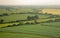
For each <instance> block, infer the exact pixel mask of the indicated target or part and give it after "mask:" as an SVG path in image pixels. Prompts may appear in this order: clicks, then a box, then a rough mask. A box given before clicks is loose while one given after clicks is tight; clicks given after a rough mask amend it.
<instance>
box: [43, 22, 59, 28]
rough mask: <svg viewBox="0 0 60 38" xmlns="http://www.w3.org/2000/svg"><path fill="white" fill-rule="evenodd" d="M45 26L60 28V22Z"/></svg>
mask: <svg viewBox="0 0 60 38" xmlns="http://www.w3.org/2000/svg"><path fill="white" fill-rule="evenodd" d="M43 24H44V26H45V25H47V26H53V27H60V22H50V23H43Z"/></svg>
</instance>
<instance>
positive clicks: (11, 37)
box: [0, 32, 51, 38]
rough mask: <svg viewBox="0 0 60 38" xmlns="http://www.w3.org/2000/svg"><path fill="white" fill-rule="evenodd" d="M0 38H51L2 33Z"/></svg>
mask: <svg viewBox="0 0 60 38" xmlns="http://www.w3.org/2000/svg"><path fill="white" fill-rule="evenodd" d="M0 34H1V35H0V38H51V37H47V36H41V35H34V34H23V33H4V32H0Z"/></svg>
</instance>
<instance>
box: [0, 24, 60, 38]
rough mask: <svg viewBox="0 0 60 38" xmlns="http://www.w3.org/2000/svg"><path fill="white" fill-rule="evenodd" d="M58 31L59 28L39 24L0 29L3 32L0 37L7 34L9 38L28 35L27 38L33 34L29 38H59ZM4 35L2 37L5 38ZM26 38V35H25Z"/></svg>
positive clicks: (59, 32)
mask: <svg viewBox="0 0 60 38" xmlns="http://www.w3.org/2000/svg"><path fill="white" fill-rule="evenodd" d="M59 30H60V28H56V27H48V26H42V25H40V24H37V25H22V26H15V27H7V28H0V31H3V32H2V33H3V34H2V33H1V35H0V36H1V37H2V36H3V35H4V34H6V33H7V34H10V36H9V37H13V36H15V35H16V34H17V35H19V34H22V33H23V34H22V35H21V37H23V36H24V35H25V34H29V35H28V37H29V36H30V35H32V34H33V36H30V37H35V35H37V36H36V38H40V37H39V36H41V37H42V38H45V37H48V38H53V37H54V38H55V37H58V36H60V31H59ZM7 34H6V35H7ZM12 34H15V35H13V36H11V35H12ZM6 35H4V36H5V37H7V36H6ZM18 37H19V36H18ZM24 37H25V36H24ZM26 37H27V35H26ZM16 38H17V37H16Z"/></svg>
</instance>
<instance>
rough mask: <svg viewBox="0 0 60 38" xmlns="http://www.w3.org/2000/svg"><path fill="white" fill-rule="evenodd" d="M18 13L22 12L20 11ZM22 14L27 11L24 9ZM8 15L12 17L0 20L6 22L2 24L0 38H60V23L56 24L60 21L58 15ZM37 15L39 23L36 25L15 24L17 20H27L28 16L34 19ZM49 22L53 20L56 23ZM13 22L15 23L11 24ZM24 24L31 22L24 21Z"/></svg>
mask: <svg viewBox="0 0 60 38" xmlns="http://www.w3.org/2000/svg"><path fill="white" fill-rule="evenodd" d="M23 10H24V11H23ZM10 11H11V10H10ZM16 11H17V10H16ZM16 11H15V12H16ZM29 11H31V10H28V12H29ZM0 12H1V10H0ZM3 12H6V11H3ZM11 12H13V11H11ZM17 12H20V10H19V11H17ZM22 12H27V9H26V10H25V9H22ZM34 12H36V11H34ZM1 13H2V12H1ZM8 14H10V15H8V16H0V20H1V19H3V20H4V23H2V24H0V38H58V37H60V21H59V22H55V19H60V17H57V16H56V15H52V14H44V13H39V14H38V13H35V14H31V13H26V14H21V13H8ZM35 15H38V17H39V19H37V20H36V21H37V22H39V23H38V24H35V23H34V24H22V25H21V24H20V23H21V22H15V21H16V20H27V16H31V17H32V16H35ZM51 16H52V17H51ZM53 16H56V17H53ZM49 20H52V21H54V22H52V21H49ZM12 21H14V22H13V23H9V22H12ZM30 21H31V22H33V21H34V20H30ZM47 21H49V22H47ZM24 22H29V21H23V22H22V23H24ZM43 22H44V23H43ZM13 24H16V26H15V25H14V26H13ZM18 24H20V25H18ZM9 25H11V26H9ZM8 26H9V27H8Z"/></svg>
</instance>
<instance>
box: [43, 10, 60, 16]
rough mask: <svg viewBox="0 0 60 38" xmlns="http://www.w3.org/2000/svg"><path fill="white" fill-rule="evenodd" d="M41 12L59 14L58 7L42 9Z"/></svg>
mask: <svg viewBox="0 0 60 38" xmlns="http://www.w3.org/2000/svg"><path fill="white" fill-rule="evenodd" d="M42 12H43V13H45V12H47V13H49V14H56V15H60V9H42Z"/></svg>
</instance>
